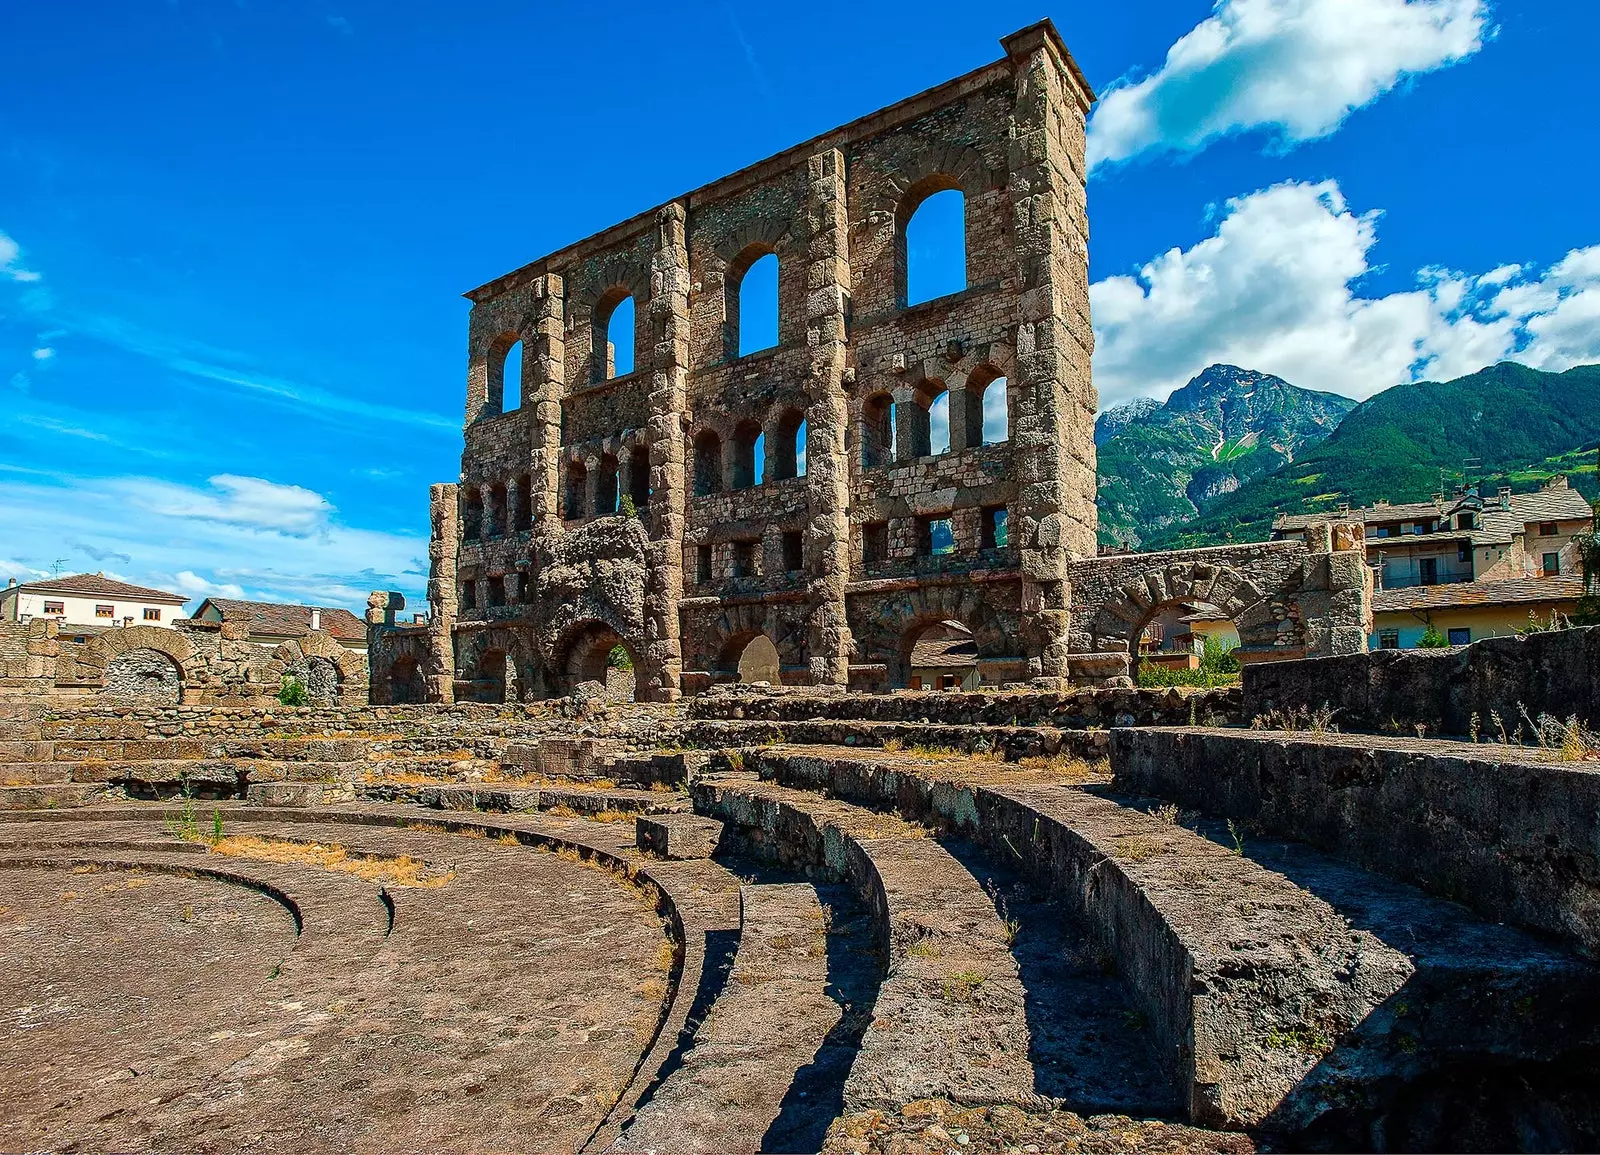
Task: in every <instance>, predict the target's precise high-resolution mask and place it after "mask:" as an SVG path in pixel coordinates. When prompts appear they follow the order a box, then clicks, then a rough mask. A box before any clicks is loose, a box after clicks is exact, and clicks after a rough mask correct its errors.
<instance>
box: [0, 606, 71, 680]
mask: <svg viewBox="0 0 1600 1155" xmlns="http://www.w3.org/2000/svg"><path fill="white" fill-rule="evenodd" d="M59 634H60V626H59V625H58V623H57V622H55V621H54V620H53V619H48V618H35V619H34V620H33V621H31V622H7V621H0V697H24V698H26V697H34V696H37V695H39V694H48V693H49V692H50V690H51V689H52V688H53V687H54V685H55V677H56V662H57V660H58V657H59V655H60V652H61V641H60V636H59Z"/></svg>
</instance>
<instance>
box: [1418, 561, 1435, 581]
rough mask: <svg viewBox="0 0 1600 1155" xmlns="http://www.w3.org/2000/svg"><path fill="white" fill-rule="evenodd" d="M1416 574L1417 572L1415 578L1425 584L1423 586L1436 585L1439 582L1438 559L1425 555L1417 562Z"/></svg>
mask: <svg viewBox="0 0 1600 1155" xmlns="http://www.w3.org/2000/svg"><path fill="white" fill-rule="evenodd" d="M1417 574H1418V579H1417V580H1418V581H1420V582H1421V583H1422V584H1423V585H1425V586H1436V585H1438V584H1439V559H1438V558H1436V557H1425V558H1423V559H1422V560H1421V561H1419V562H1417Z"/></svg>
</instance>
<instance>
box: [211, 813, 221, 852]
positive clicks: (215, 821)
mask: <svg viewBox="0 0 1600 1155" xmlns="http://www.w3.org/2000/svg"><path fill="white" fill-rule="evenodd" d="M221 841H222V811H220V810H218V809H217V808H216V807H215V806H213V807H212V808H211V845H213V846H215V845H216V844H217V843H219V842H221Z"/></svg>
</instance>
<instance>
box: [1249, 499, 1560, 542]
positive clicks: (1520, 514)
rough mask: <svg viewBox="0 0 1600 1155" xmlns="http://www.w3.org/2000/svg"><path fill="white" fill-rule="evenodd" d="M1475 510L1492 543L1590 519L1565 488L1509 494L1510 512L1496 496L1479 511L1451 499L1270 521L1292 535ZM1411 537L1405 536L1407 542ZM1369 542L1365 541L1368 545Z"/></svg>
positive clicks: (1292, 515)
mask: <svg viewBox="0 0 1600 1155" xmlns="http://www.w3.org/2000/svg"><path fill="white" fill-rule="evenodd" d="M1458 507H1460V508H1462V509H1468V510H1476V509H1479V508H1481V510H1482V515H1481V520H1482V521H1483V522H1485V523H1490V522H1492V523H1494V528H1495V529H1496V531H1497V532H1499V533H1504V534H1506V535H1507V536H1505V537H1498V536H1497V537H1496V538H1495V540H1496V541H1500V540H1505V541H1509V540H1510V537H1509V534H1511V533H1516V532H1520V531H1521V529H1522V527H1523V526H1524V525H1526V524H1527V523H1529V522H1534V521H1576V520H1583V521H1587V520H1588V519H1589V517H1590V512H1591V511H1590V508H1589V502H1588V501H1587V500H1586V499H1585V498H1584V496H1583V494H1581V493H1579V492H1578V491H1577V490H1576V489H1571V488H1568V487H1566V486H1546V487H1545V488H1543V489H1538V490H1535V491H1534V492H1532V493H1513V494H1512V495H1511V508H1510V509H1509V510H1505V509H1501V508H1500V498H1499V496H1498V495H1495V496H1493V497H1488V498H1484V499H1483V502H1482V504H1481V507H1480V506H1479V505H1478V503H1477V502H1476V501H1473V500H1466V501H1463V500H1462V499H1460V498H1453V499H1452V500H1451V502H1450V503H1448V504H1446V505H1442V506H1441V505H1438V504H1436V503H1434V502H1431V501H1412V502H1405V503H1403V504H1400V505H1368V506H1363V507H1362V508H1360V509H1352V510H1350V511H1349V512H1348V513H1340V512H1338V511H1337V510H1324V511H1323V512H1321V513H1285V514H1280V515H1279V516H1278V517H1277V518H1275V519H1274V520H1273V523H1272V528H1273V529H1274V530H1275V531H1276V532H1278V533H1284V532H1293V531H1296V530H1302V529H1306V528H1307V527H1309V526H1313V525H1317V524H1319V523H1321V522H1327V521H1360V522H1365V523H1366V524H1368V525H1371V524H1373V523H1375V522H1376V523H1380V524H1381V523H1383V522H1388V521H1432V520H1434V519H1435V518H1439V519H1443V517H1444V516H1445V513H1446V512H1447V511H1453V510H1455V509H1456V508H1458ZM1410 536H1411V535H1409V534H1407V535H1406V537H1407V538H1408V539H1409V537H1410ZM1372 540H1374V539H1372V538H1368V541H1369V542H1371V541H1372Z"/></svg>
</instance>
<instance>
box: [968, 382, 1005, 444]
mask: <svg viewBox="0 0 1600 1155" xmlns="http://www.w3.org/2000/svg"><path fill="white" fill-rule="evenodd" d="M1010 390H1011V387H1010V384H1009V382H1007V381H1006V379H1005V378H1004V377H1001V376H1000V375H999V374H997V373H996V372H995V371H994V370H993V369H988V370H985V371H982V372H978V373H974V374H973V375H972V377H970V378H969V379H968V381H967V398H966V402H967V410H966V415H967V422H966V443H967V446H968V447H969V448H970V447H975V446H979V445H998V444H999V443H1000V442H1002V441H1009V440H1010V439H1011V396H1010Z"/></svg>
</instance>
